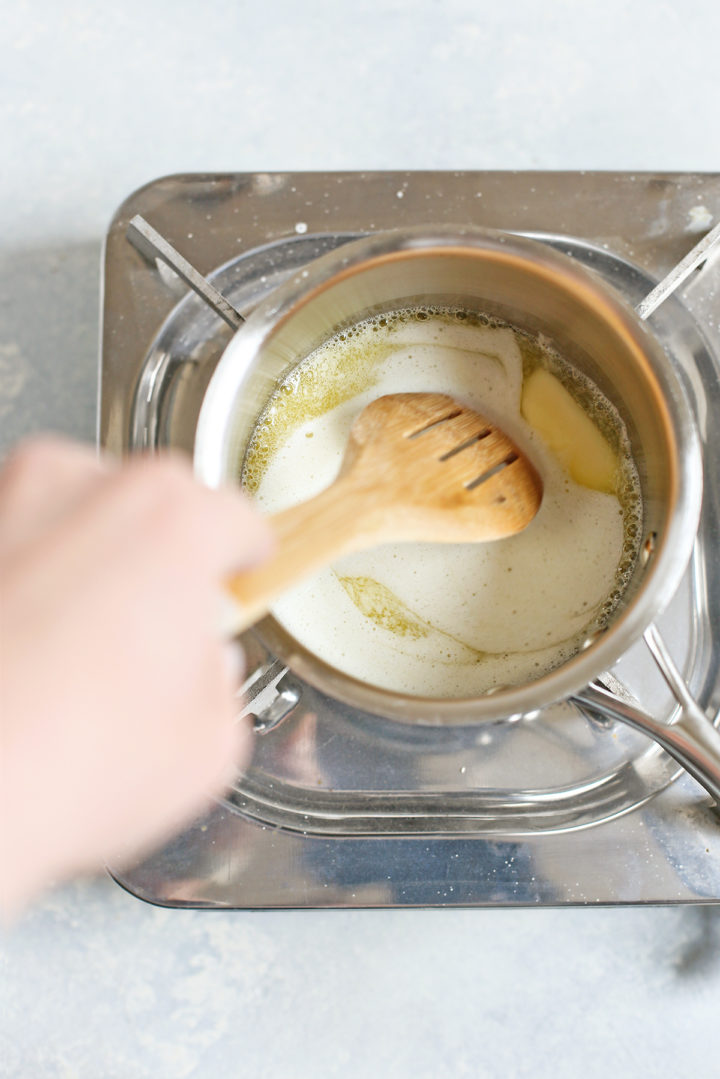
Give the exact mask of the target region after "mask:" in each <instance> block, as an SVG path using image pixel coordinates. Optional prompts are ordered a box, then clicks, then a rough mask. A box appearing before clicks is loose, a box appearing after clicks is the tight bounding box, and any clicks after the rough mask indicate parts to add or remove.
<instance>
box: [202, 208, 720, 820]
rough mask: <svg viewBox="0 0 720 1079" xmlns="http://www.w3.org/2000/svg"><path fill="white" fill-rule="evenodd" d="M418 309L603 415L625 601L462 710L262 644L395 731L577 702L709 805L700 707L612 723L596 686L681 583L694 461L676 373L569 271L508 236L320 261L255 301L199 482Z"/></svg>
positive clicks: (595, 286) (589, 279)
mask: <svg viewBox="0 0 720 1079" xmlns="http://www.w3.org/2000/svg"><path fill="white" fill-rule="evenodd" d="M418 303H425V304H438V305H444V306H451V305H453V306H454V305H459V306H464V307H466V308H468V309H470V310H475V311H479V312H485V313H486V314H488V315H491V316H497V317H499V318H501V319H504V320H505V321H507V322H510V323H512V324H513V325H515V326H517V327H519V328H521V329H525V330H527V331H529V332H531V333H538V332H540V333H542V334H544V335H545V336H546V337H547V338H548V339H549V340H550V341H551V342H552V343H554V345H555V346H556V348H557V350H558V352H560V353H561V354H562V355H564V356H565V357H566V358H567V359H568V360H569V361H570V362H571V363H572V364H573V365H574V366H575V367H577V368H578V369H579V370H580V371H583V372H585V373H586V374H587V375H588V376H589V377H590V378H591V379H592V380H593V382H595V384H596V385H597V386H598V387H599V388H600V389H601V390H602V392H603V393H604V394H605V395H606V396H607V397H608V398H609V399H610V400H611V401H612V402H613V403H614V404H615V406H616V407H617V409H618V411H619V412H620V414H621V416H622V418H623V420H624V422H625V424H626V427H627V431H628V434H629V437H630V441H631V445H632V451H633V456H634V459H635V463H636V465H637V468H638V472H639V476H640V483H641V489H642V501H643V510H644V522H643V528H644V542H643V543H642V544H641V554H640V557H639V558H638V560H637V564H636V566H635V568H634V571H633V573H632V576H631V579H630V581H629V583H628V585H627V588H626V590H625V592H624V595H623V598H622V600H621V602H620V603H619V605H618V607H617V609H616V610H615V612H614V614H613V616H612V618H611V620H610V622H609V624H608V625H607V627H606V629H604V630H603V631H602V632H601V633H599V634H598V635H597V636H596V637H595V638H594V639H593V640H591V641H588V642H587V646H586V647H585V648H584V649H583V650H582V651H580V652H579V653H578V654H577V655H575V656H574V657H573V658H571V659H570V660H568V661H567V662H566V663H564V664H563V665H562V666H560V667H558V668H557V669H555V670H553V671H551V672H550V673H549V674H546V675H544V676H543V677H541V678H539V679H537V680H536V681H533V682H528V683H525V684H522V685H516V686H510V687H502V688H498V689H497V690H495V691H493V692H491V693H487V694H484V695H481V696H478V697H474V698H471V699H446V698H427V697H409V696H406V695H401V694H397V693H393V692H390V691H388V690H385V689H381V688H379V687H377V686H373V685H370V684H368V683H365V682H362V681H359V680H357V679H354V678H351V677H350V676H348V675H346V674H344V673H343V672H341V671H339V670H336V669H334V668H332V667H330V666H328V665H327V664H325V663H323V662H322V661H320V660H319V659H318V658H317V657H316V656H314V655H313V654H312V653H310V652H309V651H307V650H306V649H305V648H304V647H303V646H302V645H301V644H300V643H299V642H298V641H297V640H295V639H294V638H292V637H291V636H290V635H289V634H288V633H287V632H286V631H285V630H284V629H283V627H282V626H281V625H280V624H279V623H278V622H277V621H276V620H275V619H274V618H272V616H270V617H268V618H266V619H265V620H264V621H263V622H262V623H261V624H260V626H259V627H258V630H259V633H260V635H261V637H262V638H263V640H264V641H265V643H266V644H267V646H268V647H269V648H270V650H271V651H272V652H273V653H274V654H275V655H277V656H278V657H280V658H281V659H282V660H283V661H284V662H285V663H286V664H287V665H288V666H289V667H291V668H292V669H293V670H294V671H295V672H296V673H297V674H298V675H299V676H300V677H301V678H303V679H305V680H306V681H307V682H309V683H311V684H312V685H314V686H316V687H318V688H319V689H321V690H323V691H324V692H326V693H328V694H329V695H331V696H333V697H335V698H338V699H340V700H342V701H344V702H346V703H347V704H349V705H351V706H353V707H355V708H360V709H363V710H365V711H369V712H372V713H375V714H378V715H382V716H386V717H389V718H392V719H396V720H401V721H404V722H412V723H424V724H433V725H445V724H471V723H476V722H479V721H481V720H485V719H498V718H501V717H517V716H522V715H528V714H531V713H533V712H535V711H536V710H538V709H541V708H543V707H544V706H546V705H549V704H551V703H552V702H555V701H557V700H560V699H564V698H567V697H570V696H572V695H574V694H582V699H583V701H584V702H585V704H586V705H587V706H589V707H592V708H594V709H596V710H599V711H605V712H606V713H607V714H609V713H612V714H613V716H614V717H615V718H618V719H622V720H624V721H625V722H629V723H631V724H633V725H635V726H637V727H639V728H641V729H643V730H645V731H646V733H649V734H650V735H651V736H652V737H653V738H655V739H656V740H658V741H662V740H663V739H664V742H663V744H664V746H665V748H666V749H668V751H669V752H671V753H672V754H673V755H674V756H675V757H676V758H677V759H678V760H681V762H682V763H683V764H684V766H685V767H687V768H688V769H689V770H690V771H691V772H692V773H693V774H694V775H695V776H696V778H698V779H700V781H701V782H703V783H704V785H705V786H706V788H707V789H708V790H709V791H710V792H711V793H712V794H713V795H714V797H716V798H717V799H718V800H720V735H718V733H717V731H715V730H714V728H713V727H712V725H711V723H710V722H709V721H708V719H707V718H706V717H705V716H704V715H703V714H702V713H701V712H700V710H699V709H698V708H697V706H695V708H694V709H693V706H692V703H691V702H689V701H688V700H687V699H683V700H681V701H680V704H681V708H682V711H681V714H680V717H679V722H678V723H676V724H675V725H673V726H672V727H671V726H669V725H665V724H658V723H656V722H655V721H654V720H653V719H652V718H651V717H649V716H645V715H644V713H642V712H641V711H640V710H638V709H633V708H632V707H631V706H625V710H626V713H632V715H630V714H625V715H623V714H620V713H621V712H622V708H620V709H619V710H618V707H617V704H616V703H615V704H613V703H611V701H610V700H609V699H608V695H603V693H602V690H600V689H595V688H593V684H594V683H595V682H596V680H597V679H598V678H599V677H600V676H601V675H602V674H603V672H604V671H607V670H608V669H609V668H610V667H611V666H612V665H613V664H614V663H615V662H616V661H617V660H618V659H619V657H620V656H621V655H623V654H624V653H625V652H626V651H627V650H628V649H629V648H630V646H631V645H632V644H633V643H634V642H636V641H637V640H638V639H639V638H640V637H641V636H642V635H643V634H646V633H652V632H653V631H651V630H650V627H651V626H652V624H653V622H654V620H655V619H656V618H657V617H658V615H659V614H660V613H661V611H662V610H663V608H664V607H665V606H666V604H667V603H668V601H669V600H670V598H671V597H672V596H673V594H674V593H675V592H676V590H677V588H678V586H679V584H680V580H681V578H682V576H683V573H684V571H685V569H686V566H687V564H688V561H689V558H690V554H691V551H692V546H693V542H694V539H695V534H696V531H697V525H698V518H699V513H700V506H701V498H702V461H701V454H700V443H699V439H698V436H697V432H696V429H695V423H694V418H693V414H692V410H691V407H690V405H689V403H688V400H687V397H686V395H685V393H684V391H683V388H682V385H681V382H680V379H679V377H678V373H677V372H676V371H675V369H674V366H673V361H672V360H671V359H670V358H669V357H668V356H667V355H666V353H665V352H664V350H663V348H662V347H661V345H660V343H659V342H658V341H657V340H656V339H655V337H654V336H653V335H652V333H651V332H650V331H649V329H648V328H647V327H646V326H645V324H644V323H643V321H642V319H641V318H640V317H639V316H638V314H637V313H636V312H635V311H634V310H633V309H632V308H630V307H629V306H628V305H627V304H626V303H625V302H624V301H623V300H622V299H621V298H620V297H619V296H618V295H617V294H615V293H614V292H613V291H611V290H610V289H609V288H608V287H607V286H605V284H604V283H603V282H602V281H600V279H599V278H596V277H595V276H593V275H591V274H590V273H589V272H587V271H586V270H584V269H583V268H582V267H580V266H578V265H577V264H576V263H575V262H573V261H572V260H571V259H570V258H568V257H566V256H564V255H561V254H560V253H558V252H556V251H554V250H552V249H551V248H549V247H548V246H546V245H544V244H542V243H539V242H536V241H533V240H530V239H526V238H521V237H518V236H515V235H509V234H504V233H500V232H495V231H491V230H486V229H478V228H462V227H437V226H432V227H415V228H409V229H402V230H397V231H392V232H385V233H376V234H374V235H370V236H368V237H365V238H363V239H360V240H357V241H353V242H351V243H348V244H346V245H344V246H342V247H340V248H339V249H337V250H336V251H333V252H332V253H330V254H328V255H325V256H324V257H322V258H320V259H318V260H317V261H315V262H314V263H312V264H311V265H309V266H308V267H307V269H306V270H305V271H303V273H302V274H300V275H297V276H295V277H293V278H292V279H291V280H289V281H288V282H286V283H285V284H284V285H282V286H281V287H280V288H278V289H277V290H276V291H275V292H273V293H272V294H271V295H270V296H269V297H268V298H267V299H266V300H264V301H263V302H262V303H261V304H260V305H259V306H258V307H257V308H256V309H255V310H254V311H253V312H252V314H251V315H250V316H249V317H248V319H247V321H246V322H245V324H244V325H243V326H242V327H241V328H240V329H239V330H238V332H237V333H236V334H235V336H234V337H233V339H232V340H231V342H230V344H229V345H228V347H227V349H226V351H225V353H224V354H223V356H222V358H221V360H220V363H219V365H218V367H217V369H216V371H215V373H214V375H213V377H212V380H211V382H210V385H209V387H208V390H207V393H206V396H205V399H204V402H203V406H202V410H201V414H200V418H199V423H198V428H197V433H196V440H195V469H196V472H197V475H198V476H199V477H200V478H201V479H202V480H203V481H204V482H206V483H208V484H210V485H212V486H217V485H220V484H223V483H227V482H233V481H236V480H237V477H238V474H239V471H240V467H241V462H242V459H243V454H244V450H245V447H246V444H247V442H248V439H249V437H250V435H251V433H252V431H253V428H254V426H255V423H256V421H257V418H258V416H259V414H260V412H261V411H262V410H263V408H264V407H265V405H266V403H267V401H268V399H269V397H270V395H271V394H272V392H273V390H274V389H275V388H276V386H277V383H278V380H279V379H281V378H282V377H283V376H284V375H286V373H287V372H288V371H289V370H291V369H292V367H293V366H295V365H296V364H297V363H299V362H300V361H302V360H303V359H304V358H305V357H307V355H308V354H309V353H310V352H312V351H313V349H315V348H316V347H317V346H318V345H319V344H321V343H322V342H323V341H325V340H327V339H328V338H329V337H331V336H332V335H333V334H335V333H336V332H337V330H338V328H339V327H341V326H344V325H346V324H349V323H352V322H356V321H358V320H359V319H362V318H364V317H366V316H367V315H368V314H369V313H375V312H379V311H383V310H392V309H397V308H401V307H408V306H412V305H413V304H418ZM652 643H654V644H655V646H656V647H655V648H654V654H655V655H656V658H657V659H658V662H659V664H660V666H661V669H663V673H664V674H665V676H666V678H667V679H668V681H669V682H670V684H671V688H673V690H674V691H675V693H676V695H678V696H682V695H683V689H682V688H681V686H682V680H681V679H680V678H679V675H677V672H675V671H674V670H673V669H672V665H671V664H670V666H668V663H667V662H665V660H667V656H666V654H665V652H664V650H663V648H662V642H660V644H659V645H658V644H657V641H656V640H655V638H652ZM588 687H590V688H589V689H588ZM685 692H686V691H685ZM612 701H614V698H612ZM698 712H700V714H699V715H698V714H697V713H698ZM658 727H660V728H661V730H660V731H658V730H657V728H658Z"/></svg>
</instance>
